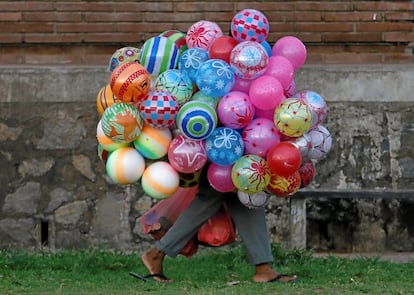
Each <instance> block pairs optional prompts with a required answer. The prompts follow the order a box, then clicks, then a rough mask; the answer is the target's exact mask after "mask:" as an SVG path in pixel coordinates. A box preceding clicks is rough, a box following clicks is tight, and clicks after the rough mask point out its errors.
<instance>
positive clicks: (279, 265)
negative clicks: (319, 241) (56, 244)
mask: <svg viewBox="0 0 414 295" xmlns="http://www.w3.org/2000/svg"><path fill="white" fill-rule="evenodd" d="M272 251H273V254H274V258H275V261H274V267H275V269H276V270H278V271H280V272H284V273H290V274H293V273H295V274H297V275H298V277H299V282H298V283H295V284H281V283H273V284H267V283H264V284H255V283H253V282H252V281H251V277H252V276H253V274H254V268H253V267H252V266H250V265H249V264H247V262H246V257H245V252H244V249H243V248H242V247H240V246H226V247H222V248H217V249H211V248H206V249H204V248H202V249H200V251H199V253H197V255H195V256H193V257H192V258H190V259H187V258H184V257H181V256H179V257H177V258H175V259H173V258H167V259H166V260H165V270H166V275H167V276H169V277H171V278H173V279H174V282H173V283H171V284H160V283H155V282H148V283H144V282H142V281H139V280H136V279H134V278H132V277H131V276H129V275H128V272H129V271H134V272H137V273H141V274H146V269H145V267H144V266H143V264H142V263H141V260H140V255H139V254H138V253H125V252H119V251H109V250H103V249H86V250H81V251H71V250H65V251H61V252H58V253H53V254H52V253H48V252H42V251H36V252H28V251H13V250H3V251H0V294H151V295H152V294H163V295H175V294H177V295H180V294H186V295H188V294H197V295H198V294H200V295H233V294H234V295H244V294H246V295H247V294H249V295H250V294H276V293H279V294H412V290H414V282H413V280H412V278H414V263H406V264H397V263H391V262H385V261H381V260H379V259H375V258H370V259H366V258H358V259H340V258H337V257H334V256H329V257H327V258H315V257H314V256H313V253H312V252H311V251H308V250H298V249H294V250H284V249H282V248H281V247H280V246H278V245H272ZM232 282H233V283H234V282H236V283H234V284H232Z"/></svg>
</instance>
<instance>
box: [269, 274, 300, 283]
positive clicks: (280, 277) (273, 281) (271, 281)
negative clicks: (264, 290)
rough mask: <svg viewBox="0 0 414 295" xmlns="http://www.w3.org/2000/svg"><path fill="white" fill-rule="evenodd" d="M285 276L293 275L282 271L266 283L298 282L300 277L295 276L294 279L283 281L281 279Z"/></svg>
mask: <svg viewBox="0 0 414 295" xmlns="http://www.w3.org/2000/svg"><path fill="white" fill-rule="evenodd" d="M285 277H291V276H290V275H287V274H284V273H280V274H278V275H277V276H276V277H275V278H273V279H271V280H269V281H267V282H266V283H296V282H298V278H295V279H294V280H290V281H286V282H283V281H281V279H282V278H285Z"/></svg>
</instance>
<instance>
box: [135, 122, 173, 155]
mask: <svg viewBox="0 0 414 295" xmlns="http://www.w3.org/2000/svg"><path fill="white" fill-rule="evenodd" d="M171 140H172V135H171V131H170V129H169V128H155V127H152V126H149V125H145V126H144V128H142V132H141V134H140V135H139V136H138V138H137V139H135V140H134V147H135V148H136V149H137V150H138V151H139V152H140V154H141V155H143V156H144V158H146V159H151V160H156V159H160V158H162V157H164V156H165V155H166V154H167V152H168V147H169V145H170V143H171Z"/></svg>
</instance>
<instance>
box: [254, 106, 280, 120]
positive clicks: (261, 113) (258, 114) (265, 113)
mask: <svg viewBox="0 0 414 295" xmlns="http://www.w3.org/2000/svg"><path fill="white" fill-rule="evenodd" d="M254 116H255V118H265V119H269V120H271V121H273V117H274V116H275V109H270V110H261V109H258V108H255V111H254Z"/></svg>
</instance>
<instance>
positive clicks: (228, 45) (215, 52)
mask: <svg viewBox="0 0 414 295" xmlns="http://www.w3.org/2000/svg"><path fill="white" fill-rule="evenodd" d="M238 43H239V42H237V40H236V39H234V38H232V37H230V36H221V37H218V38H216V39H215V40H214V41H213V43H211V45H210V48H209V49H208V54H209V57H210V59H213V58H218V59H221V60H224V61H225V62H227V63H230V53H231V51H232V50H233V48H234V46H236V45H237V44H238Z"/></svg>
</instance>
